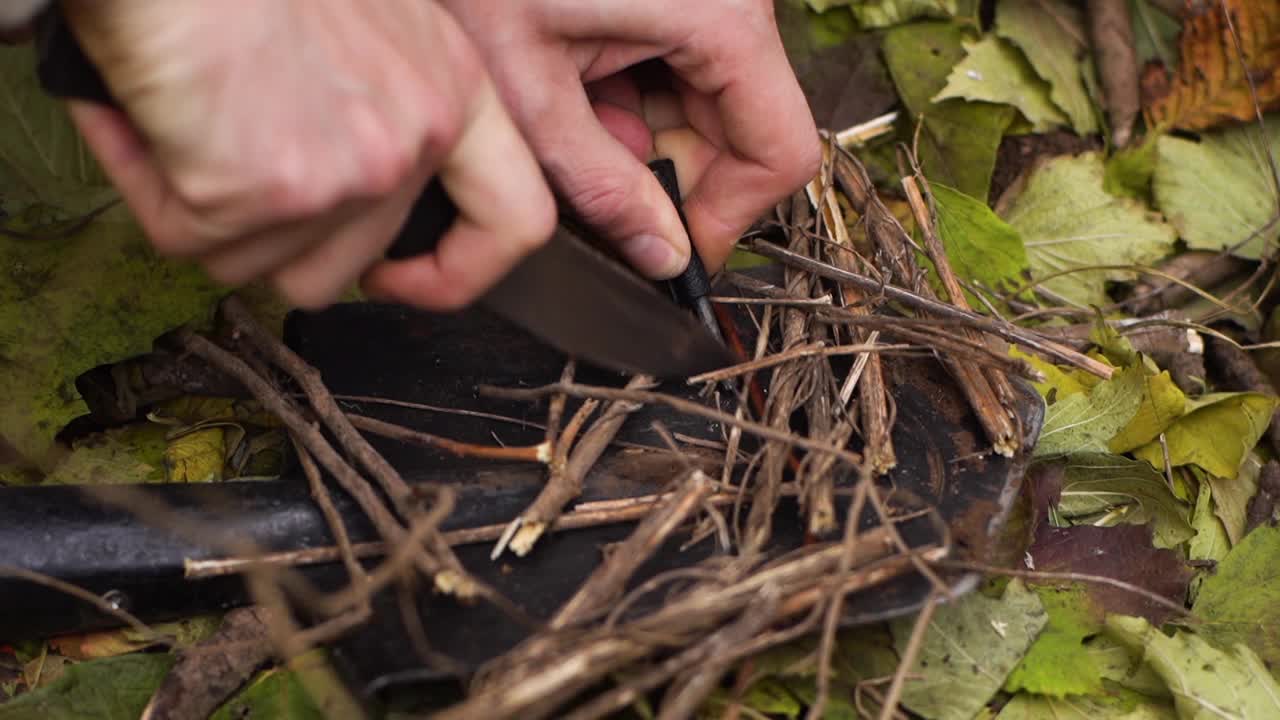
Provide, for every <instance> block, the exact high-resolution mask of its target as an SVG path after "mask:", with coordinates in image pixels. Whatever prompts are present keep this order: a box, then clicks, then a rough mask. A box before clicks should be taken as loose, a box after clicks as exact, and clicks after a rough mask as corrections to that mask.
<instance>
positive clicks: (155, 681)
mask: <svg viewBox="0 0 1280 720" xmlns="http://www.w3.org/2000/svg"><path fill="white" fill-rule="evenodd" d="M171 665H173V656H171V655H167V654H136V655H120V656H118V657H112V658H103V659H101V660H92V661H89V662H83V663H76V664H74V665H71V666H69V667H68V668H67V669H66V670H65V671H64V672H63V674H62V676H61V677H59V678H58V680H57V681H55V682H54V683H53V684H51V685H49V686H47V687H43V688H40V689H39V690H33V691H32V692H29V693H27V694H25V695H20V696H18V697H17V698H16V699H14V700H10V701H9V702H7V703H5V704H4V705H0V720H82V718H93V719H94V720H137V718H138V717H139V716H140V715H141V714H142V709H143V708H144V707H146V704H147V701H148V700H150V699H151V694H152V693H154V692H155V690H156V688H157V687H159V686H160V681H161V680H163V679H164V675H165V673H167V672H168V671H169V667H170V666H171Z"/></svg>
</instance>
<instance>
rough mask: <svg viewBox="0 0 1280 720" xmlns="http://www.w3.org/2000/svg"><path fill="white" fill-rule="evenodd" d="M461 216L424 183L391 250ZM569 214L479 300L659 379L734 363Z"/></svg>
mask: <svg viewBox="0 0 1280 720" xmlns="http://www.w3.org/2000/svg"><path fill="white" fill-rule="evenodd" d="M456 215H457V209H456V206H454V204H453V202H452V201H451V200H450V199H449V196H448V193H447V192H446V191H445V190H444V188H443V186H442V185H441V184H440V182H439V181H438V180H436V179H433V180H432V181H431V182H430V183H429V184H428V185H427V187H426V189H425V190H424V191H423V193H422V195H421V196H420V197H419V199H418V201H417V202H416V203H415V205H414V207H413V211H412V212H411V213H410V215H409V218H408V220H407V221H406V222H405V224H404V226H403V228H402V229H401V231H400V234H399V235H398V236H397V238H396V241H395V243H394V244H393V245H392V247H391V249H390V250H389V251H388V252H387V256H388V257H389V258H391V259H403V258H409V257H413V256H415V255H420V254H423V253H427V252H431V251H432V250H433V249H434V247H435V244H436V243H437V242H439V240H440V238H441V237H442V236H443V234H444V233H445V231H447V230H448V228H449V226H450V225H452V224H453V220H454V218H455V217H456ZM586 232H587V231H585V230H583V229H582V226H581V225H580V224H579V223H577V222H575V221H573V219H572V218H570V217H567V216H562V221H561V223H560V224H559V225H558V226H557V228H556V231H555V233H554V234H553V235H552V237H551V239H550V240H549V241H548V242H547V244H546V245H544V246H543V247H541V248H539V249H538V250H535V251H534V252H533V253H531V254H530V255H528V256H527V257H526V258H525V259H524V260H523V261H521V262H520V263H519V264H517V265H516V267H515V268H514V269H512V270H511V271H510V272H509V273H507V274H506V275H505V276H504V277H503V278H502V279H501V280H500V281H499V282H498V283H497V285H495V286H494V287H493V288H492V289H491V290H489V291H488V292H487V293H485V294H484V296H482V297H481V299H480V304H481V305H483V306H485V307H487V308H488V309H490V310H492V311H493V312H495V313H497V314H498V315H500V316H502V317H504V318H506V319H507V320H509V321H511V322H513V323H515V324H516V325H519V326H520V327H522V328H524V329H525V330H527V331H529V332H530V333H532V334H533V335H535V336H537V337H539V338H541V339H542V340H543V341H544V342H547V343H548V344H550V345H553V346H555V347H556V348H558V349H560V350H561V351H562V352H565V353H568V354H569V355H572V356H575V357H578V358H581V359H583V360H586V361H588V362H591V363H593V364H596V365H600V366H602V367H606V368H610V369H614V370H621V371H625V372H631V373H643V374H646V375H653V376H655V377H658V378H676V377H687V376H689V375H696V374H698V373H701V372H706V371H708V370H714V369H716V368H718V367H723V366H725V365H728V364H731V363H732V362H734V360H733V357H732V355H731V354H730V353H729V350H728V349H727V348H726V347H725V345H724V344H723V343H722V342H721V341H720V340H719V339H718V338H717V337H715V336H714V335H713V334H712V333H711V332H710V331H709V330H708V329H707V328H706V327H704V325H703V324H701V323H699V321H698V319H697V317H695V316H694V315H693V314H692V313H690V312H687V311H686V310H684V309H682V308H681V307H680V306H679V305H677V304H676V302H675V301H673V299H672V298H670V297H668V296H664V295H663V294H662V293H660V292H659V291H658V289H657V288H656V287H655V286H654V285H653V284H651V283H650V282H648V281H647V280H644V279H642V278H640V277H639V276H638V275H636V274H635V273H634V272H633V271H631V270H630V269H628V268H627V267H625V266H624V265H623V264H622V263H620V262H618V261H617V260H615V259H613V258H612V257H610V256H608V255H607V254H605V253H604V252H602V251H601V250H600V249H599V247H600V243H599V242H598V241H595V239H594V238H592V240H590V241H589V240H588V239H586Z"/></svg>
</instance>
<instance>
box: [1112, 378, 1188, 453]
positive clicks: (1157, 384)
mask: <svg viewBox="0 0 1280 720" xmlns="http://www.w3.org/2000/svg"><path fill="white" fill-rule="evenodd" d="M1143 382H1144V385H1143V388H1142V404H1141V405H1139V406H1138V413H1137V414H1136V415H1134V416H1133V419H1132V420H1130V421H1129V424H1128V425H1126V426H1125V428H1124V429H1123V430H1121V431H1120V433H1119V434H1117V435H1116V436H1115V437H1113V438H1111V442H1110V444H1108V446H1107V449H1109V450H1110V451H1111V452H1113V453H1116V454H1121V453H1127V452H1129V451H1130V450H1133V449H1134V448H1138V447H1142V446H1143V445H1146V444H1147V443H1149V442H1151V441H1152V440H1155V439H1157V438H1158V437H1160V433H1162V432H1164V431H1165V430H1167V429H1168V428H1169V426H1170V425H1172V424H1173V421H1174V420H1177V419H1178V418H1179V417H1182V414H1183V413H1184V412H1186V404H1187V397H1186V396H1185V395H1183V394H1182V391H1181V390H1179V389H1178V386H1177V385H1175V384H1174V382H1173V378H1172V377H1170V376H1169V372H1168V371H1167V370H1166V371H1163V372H1161V373H1160V374H1158V375H1148V376H1147V377H1146V378H1144V380H1143Z"/></svg>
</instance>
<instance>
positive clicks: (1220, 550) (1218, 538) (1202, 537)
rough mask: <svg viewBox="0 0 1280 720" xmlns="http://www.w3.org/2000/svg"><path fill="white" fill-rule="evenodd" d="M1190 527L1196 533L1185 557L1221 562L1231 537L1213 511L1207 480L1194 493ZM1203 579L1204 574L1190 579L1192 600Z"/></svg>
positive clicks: (1198, 590)
mask: <svg viewBox="0 0 1280 720" xmlns="http://www.w3.org/2000/svg"><path fill="white" fill-rule="evenodd" d="M1191 527H1192V528H1194V529H1195V531H1196V534H1195V537H1193V538H1191V542H1189V543H1188V544H1187V557H1189V558H1191V559H1192V560H1210V561H1213V562H1215V563H1217V562H1222V560H1223V558H1225V557H1226V556H1227V553H1228V552H1230V551H1231V538H1229V537H1227V530H1226V528H1224V527H1223V526H1222V521H1221V520H1219V519H1218V517H1217V514H1216V513H1215V512H1214V507H1213V493H1212V491H1211V490H1210V489H1209V483H1207V482H1206V483H1200V490H1199V493H1198V494H1197V495H1196V506H1195V508H1194V509H1193V510H1192V511H1191ZM1204 580H1205V575H1199V574H1198V575H1196V577H1195V579H1194V580H1192V581H1191V591H1190V597H1191V599H1192V601H1194V600H1195V598H1196V597H1197V596H1198V595H1199V592H1200V585H1201V584H1202V583H1204Z"/></svg>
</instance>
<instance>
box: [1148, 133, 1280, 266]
mask: <svg viewBox="0 0 1280 720" xmlns="http://www.w3.org/2000/svg"><path fill="white" fill-rule="evenodd" d="M1275 153H1280V117H1275V116H1271V117H1269V118H1268V122H1267V132H1266V135H1265V136H1264V135H1263V134H1262V132H1261V131H1260V130H1259V129H1258V128H1257V127H1255V126H1252V125H1249V126H1244V127H1237V128H1231V129H1227V130H1223V131H1221V132H1215V133H1209V134H1206V135H1203V136H1201V138H1200V141H1199V142H1196V141H1194V140H1187V139H1184V138H1179V137H1173V136H1169V135H1165V136H1162V137H1160V139H1159V140H1158V141H1157V154H1158V156H1159V157H1158V160H1157V162H1156V170H1155V175H1154V176H1153V178H1152V186H1151V187H1152V194H1153V197H1154V198H1155V205H1156V207H1157V208H1159V209H1160V211H1161V212H1162V213H1164V216H1165V217H1166V218H1167V219H1168V221H1169V223H1170V224H1172V225H1173V226H1174V227H1175V228H1177V230H1178V234H1179V235H1180V236H1181V237H1182V239H1183V241H1184V242H1186V243H1187V247H1190V248H1192V249H1197V250H1215V251H1216V250H1230V251H1231V253H1232V254H1233V255H1237V256H1239V257H1243V258H1248V259H1250V260H1256V259H1258V258H1260V257H1262V255H1264V254H1266V252H1267V251H1268V248H1272V247H1273V246H1274V244H1275V242H1276V239H1277V238H1280V224H1277V223H1275V222H1273V220H1274V218H1275V215H1276V208H1277V206H1276V189H1275V180H1274V179H1273V176H1272V174H1271V164H1270V162H1269V161H1268V157H1269V156H1273V155H1274V154H1275Z"/></svg>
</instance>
